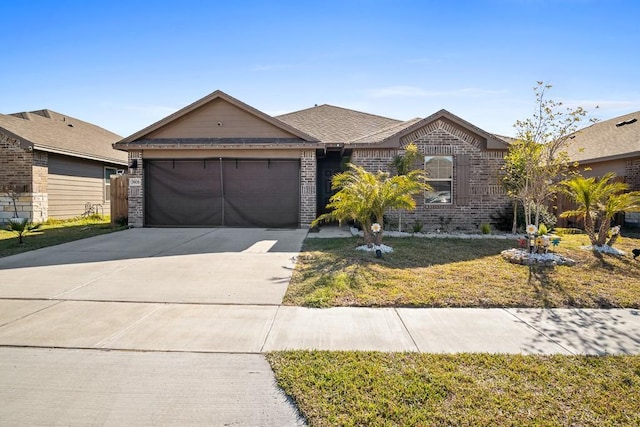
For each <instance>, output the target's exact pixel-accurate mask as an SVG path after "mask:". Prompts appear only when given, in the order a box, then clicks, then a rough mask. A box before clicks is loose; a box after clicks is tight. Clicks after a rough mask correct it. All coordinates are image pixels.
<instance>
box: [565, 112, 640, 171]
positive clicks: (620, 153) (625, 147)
mask: <svg viewBox="0 0 640 427" xmlns="http://www.w3.org/2000/svg"><path fill="white" fill-rule="evenodd" d="M634 119H635V121H634ZM569 141H570V143H569V146H568V147H567V152H568V154H569V158H570V159H571V160H574V161H578V162H589V161H594V160H596V161H597V160H608V159H616V158H625V157H635V156H640V111H636V112H635V113H630V114H626V115H624V116H620V117H616V118H613V119H610V120H605V121H603V122H599V123H596V124H593V125H591V126H589V127H586V128H584V129H581V130H579V131H578V132H576V133H575V134H574V138H571V139H569Z"/></svg>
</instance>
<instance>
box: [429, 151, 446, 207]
mask: <svg viewBox="0 0 640 427" xmlns="http://www.w3.org/2000/svg"><path fill="white" fill-rule="evenodd" d="M424 170H425V172H426V173H427V183H428V184H429V185H430V186H431V187H432V188H433V191H427V192H426V193H425V197H424V202H425V203H451V200H452V199H451V194H452V193H453V157H452V156H426V157H425V158H424Z"/></svg>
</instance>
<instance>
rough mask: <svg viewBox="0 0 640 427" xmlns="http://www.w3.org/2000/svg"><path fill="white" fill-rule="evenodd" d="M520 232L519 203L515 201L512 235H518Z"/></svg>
mask: <svg viewBox="0 0 640 427" xmlns="http://www.w3.org/2000/svg"><path fill="white" fill-rule="evenodd" d="M517 232H518V201H517V200H514V201H513V225H512V226H511V233H512V234H516V233H517Z"/></svg>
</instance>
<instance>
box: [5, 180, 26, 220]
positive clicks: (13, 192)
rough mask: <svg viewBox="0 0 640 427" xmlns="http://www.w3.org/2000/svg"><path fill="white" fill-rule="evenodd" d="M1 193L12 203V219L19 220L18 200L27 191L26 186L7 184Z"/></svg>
mask: <svg viewBox="0 0 640 427" xmlns="http://www.w3.org/2000/svg"><path fill="white" fill-rule="evenodd" d="M2 191H3V192H4V193H5V194H6V195H7V196H8V197H9V198H10V199H11V202H12V203H13V217H14V218H19V215H18V200H20V197H22V195H23V194H24V193H25V192H26V191H27V189H26V186H24V185H18V184H9V185H6V186H4V187H3V188H2Z"/></svg>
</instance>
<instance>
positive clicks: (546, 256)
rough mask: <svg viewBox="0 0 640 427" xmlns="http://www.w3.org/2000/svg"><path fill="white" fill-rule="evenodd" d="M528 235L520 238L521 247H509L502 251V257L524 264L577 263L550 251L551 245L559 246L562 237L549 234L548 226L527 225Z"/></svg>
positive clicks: (514, 262)
mask: <svg viewBox="0 0 640 427" xmlns="http://www.w3.org/2000/svg"><path fill="white" fill-rule="evenodd" d="M526 231H527V235H526V237H523V238H520V239H519V240H518V246H519V247H520V248H519V249H508V250H505V251H502V253H501V254H502V257H503V258H504V259H506V260H507V261H509V262H510V263H513V264H522V265H539V266H555V265H568V266H572V265H575V261H574V260H572V259H570V258H566V257H563V256H561V255H558V254H555V253H553V252H549V247H551V246H553V247H557V246H558V245H559V244H560V237H558V236H554V235H549V234H547V228H546V227H544V226H543V224H541V225H540V227H539V228H538V227H536V226H535V225H534V224H529V225H527V228H526Z"/></svg>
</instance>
